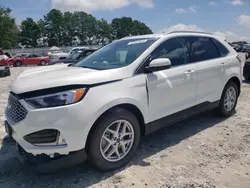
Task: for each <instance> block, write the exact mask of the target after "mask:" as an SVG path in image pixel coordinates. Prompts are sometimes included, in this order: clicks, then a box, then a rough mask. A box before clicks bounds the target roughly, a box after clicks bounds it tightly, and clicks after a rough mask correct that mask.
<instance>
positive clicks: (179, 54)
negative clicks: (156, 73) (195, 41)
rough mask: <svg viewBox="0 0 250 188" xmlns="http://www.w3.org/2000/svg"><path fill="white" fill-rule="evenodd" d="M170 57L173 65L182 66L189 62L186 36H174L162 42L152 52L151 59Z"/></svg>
mask: <svg viewBox="0 0 250 188" xmlns="http://www.w3.org/2000/svg"><path fill="white" fill-rule="evenodd" d="M157 58H168V59H169V60H170V61H171V64H172V65H171V66H172V67H174V66H180V65H184V64H187V63H188V61H189V60H188V50H187V46H186V42H185V39H184V38H174V39H170V40H167V41H166V42H164V43H163V44H161V45H160V46H159V47H158V48H157V49H156V50H155V51H154V52H153V53H152V54H151V60H154V59H157Z"/></svg>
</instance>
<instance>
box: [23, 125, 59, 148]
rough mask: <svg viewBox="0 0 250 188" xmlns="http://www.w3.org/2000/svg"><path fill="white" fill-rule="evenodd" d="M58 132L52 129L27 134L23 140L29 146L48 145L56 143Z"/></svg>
mask: <svg viewBox="0 0 250 188" xmlns="http://www.w3.org/2000/svg"><path fill="white" fill-rule="evenodd" d="M58 133H59V132H58V131H57V130H54V129H45V130H42V131H38V132H34V133H31V134H28V135H26V136H25V137H24V139H25V140H26V141H27V142H29V143H31V144H49V143H55V142H56V141H57V136H58V135H59V134H58Z"/></svg>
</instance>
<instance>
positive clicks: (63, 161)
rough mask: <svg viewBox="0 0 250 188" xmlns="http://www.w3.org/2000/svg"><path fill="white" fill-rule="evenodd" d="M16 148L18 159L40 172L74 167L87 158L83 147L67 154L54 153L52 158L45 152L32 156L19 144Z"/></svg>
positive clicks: (44, 172)
mask: <svg viewBox="0 0 250 188" xmlns="http://www.w3.org/2000/svg"><path fill="white" fill-rule="evenodd" d="M17 148H18V151H19V155H18V158H19V160H20V161H21V162H22V163H23V164H24V165H27V166H28V167H30V169H31V170H34V171H35V172H38V173H42V174H47V173H53V172H57V171H59V170H62V169H66V168H71V167H75V166H77V165H80V164H82V163H84V162H85V161H86V159H87V155H86V152H85V149H82V150H79V151H75V152H70V153H69V154H68V155H59V154H54V158H51V156H48V155H45V154H41V155H36V156H34V155H33V154H31V153H27V152H26V151H25V150H24V149H23V148H22V147H21V146H20V145H19V144H18V145H17Z"/></svg>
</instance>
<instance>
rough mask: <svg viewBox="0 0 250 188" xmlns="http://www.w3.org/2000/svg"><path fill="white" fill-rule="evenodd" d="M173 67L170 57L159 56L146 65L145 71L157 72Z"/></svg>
mask: <svg viewBox="0 0 250 188" xmlns="http://www.w3.org/2000/svg"><path fill="white" fill-rule="evenodd" d="M170 67H171V61H170V60H169V59H168V58H158V59H154V60H153V61H151V62H150V63H149V66H147V67H145V72H146V73H150V72H155V71H161V70H165V69H169V68H170Z"/></svg>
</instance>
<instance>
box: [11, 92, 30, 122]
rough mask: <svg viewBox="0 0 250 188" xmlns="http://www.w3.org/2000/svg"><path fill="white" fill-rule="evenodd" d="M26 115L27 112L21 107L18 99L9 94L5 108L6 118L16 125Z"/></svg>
mask: <svg viewBox="0 0 250 188" xmlns="http://www.w3.org/2000/svg"><path fill="white" fill-rule="evenodd" d="M27 113H28V111H27V110H26V109H25V108H24V107H23V105H22V104H21V103H20V102H19V101H18V99H17V98H16V97H14V96H13V95H12V94H10V96H9V99H8V106H7V108H6V115H7V118H8V119H9V120H10V121H12V122H13V123H18V122H20V121H22V120H24V119H25V118H26V116H27Z"/></svg>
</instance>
